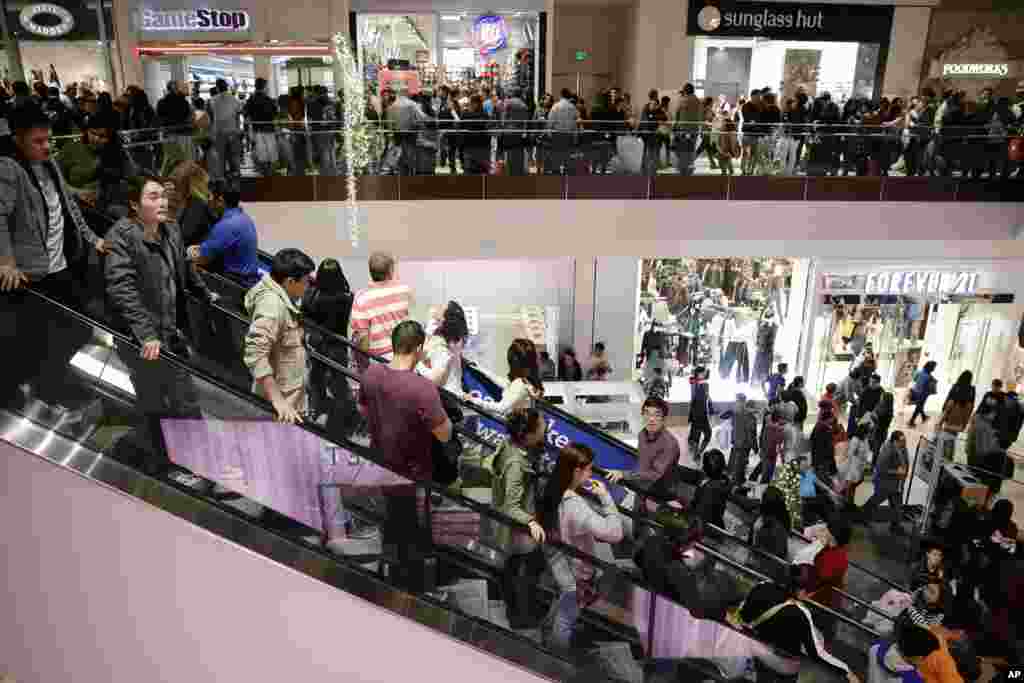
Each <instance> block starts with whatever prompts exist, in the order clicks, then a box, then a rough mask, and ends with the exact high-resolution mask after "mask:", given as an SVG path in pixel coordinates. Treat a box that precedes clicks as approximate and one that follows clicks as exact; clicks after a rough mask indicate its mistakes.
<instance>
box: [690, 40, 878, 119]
mask: <svg viewBox="0 0 1024 683" xmlns="http://www.w3.org/2000/svg"><path fill="white" fill-rule="evenodd" d="M694 46H695V47H694V55H693V57H694V61H693V65H694V66H693V79H694V82H695V83H696V84H697V85H698V86H700V85H701V84H703V87H702V88H701V87H698V89H697V90H698V92H697V96H698V97H718V96H719V95H725V96H726V97H727V98H728V99H729V102H730V103H731V104H733V105H735V104H736V102H738V100H739V98H740V97H741V96H743V95H746V94H748V93H749V92H750V91H751V90H752V89H754V88H764V87H770V88H771V89H772V90H773V91H775V92H778V93H780V95H781V98H782V100H783V102H784V101H785V100H786V98H789V97H793V96H795V95H796V93H797V91H798V90H799V89H801V88H802V89H803V91H804V92H806V93H807V95H808V96H810V97H812V98H813V97H817V96H818V95H821V94H822V93H825V92H828V93H830V94H831V96H832V98H833V100H834V101H835V102H838V103H842V102H843V101H845V100H848V99H850V98H852V97H860V98H868V99H870V98H871V97H872V96H873V93H874V90H875V72H876V70H877V68H878V53H879V49H878V45H870V44H866V43H840V42H801V41H788V40H771V39H767V38H703V37H701V38H697V39H696V40H695V41H694Z"/></svg>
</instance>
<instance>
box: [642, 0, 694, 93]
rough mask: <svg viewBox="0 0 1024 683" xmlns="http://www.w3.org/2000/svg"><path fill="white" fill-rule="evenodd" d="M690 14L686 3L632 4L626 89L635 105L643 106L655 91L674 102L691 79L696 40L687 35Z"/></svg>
mask: <svg viewBox="0 0 1024 683" xmlns="http://www.w3.org/2000/svg"><path fill="white" fill-rule="evenodd" d="M694 1H697V0H694ZM687 11H688V8H687V3H686V2H678V3H672V2H663V1H662V0H636V3H635V4H634V5H633V9H632V24H633V26H632V33H630V34H629V40H628V43H629V45H628V47H627V49H628V50H629V51H630V53H631V54H627V55H626V61H627V63H628V64H629V67H630V69H629V71H628V72H627V74H626V77H627V79H628V81H629V83H628V86H627V87H626V90H627V91H628V92H632V93H633V104H634V106H639V107H642V106H643V104H644V103H645V102H646V101H647V92H648V91H649V90H650V89H652V88H656V89H658V90H659V91H660V93H661V94H662V95H670V96H671V97H672V98H673V99H675V98H676V97H677V96H678V91H679V90H680V89H681V88H682V87H683V84H685V83H686V82H687V81H689V80H690V72H691V70H692V68H691V62H692V58H693V49H692V47H693V38H691V37H688V36H687V35H686V21H687ZM627 33H628V32H627Z"/></svg>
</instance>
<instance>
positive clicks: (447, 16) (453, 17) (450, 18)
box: [441, 14, 462, 21]
mask: <svg viewBox="0 0 1024 683" xmlns="http://www.w3.org/2000/svg"><path fill="white" fill-rule="evenodd" d="M441 21H462V15H461V14H442V15H441Z"/></svg>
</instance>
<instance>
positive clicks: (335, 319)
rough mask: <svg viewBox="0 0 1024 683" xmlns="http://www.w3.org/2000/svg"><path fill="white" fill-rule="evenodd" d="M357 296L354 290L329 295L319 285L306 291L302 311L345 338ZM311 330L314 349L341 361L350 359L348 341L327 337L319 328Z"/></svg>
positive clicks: (312, 319) (310, 336) (321, 325)
mask: <svg viewBox="0 0 1024 683" xmlns="http://www.w3.org/2000/svg"><path fill="white" fill-rule="evenodd" d="M353 299H354V296H353V294H352V292H348V291H346V292H340V293H337V294H328V293H325V292H322V291H320V290H319V289H318V288H316V287H310V288H309V289H308V290H306V296H304V297H303V298H302V313H303V315H305V316H306V317H307V318H308V319H309V320H311V321H312V322H314V323H316V324H317V325H319V326H320V327H324V328H326V329H327V330H329V331H331V332H333V333H334V334H336V335H338V336H339V337H344V336H346V335H347V334H348V322H349V317H350V316H351V315H352V301H353ZM307 331H308V333H309V343H310V345H311V346H312V347H313V348H315V349H317V350H318V351H320V352H321V353H323V354H325V355H327V356H330V357H331V358H332V359H333V360H335V361H337V362H339V363H343V364H344V363H347V362H348V346H346V345H345V344H344V342H341V341H339V340H335V339H332V338H330V337H328V336H325V335H323V334H321V333H320V332H319V331H318V330H315V329H308V330H307Z"/></svg>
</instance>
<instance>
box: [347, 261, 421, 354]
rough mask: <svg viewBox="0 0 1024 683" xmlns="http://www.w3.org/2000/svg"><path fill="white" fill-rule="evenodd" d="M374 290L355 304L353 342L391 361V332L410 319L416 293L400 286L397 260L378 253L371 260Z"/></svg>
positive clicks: (363, 293)
mask: <svg viewBox="0 0 1024 683" xmlns="http://www.w3.org/2000/svg"><path fill="white" fill-rule="evenodd" d="M369 265H370V280H371V282H370V286H369V287H368V288H366V289H363V290H361V291H360V292H359V293H358V294H356V298H355V300H354V301H353V303H352V318H351V323H350V326H351V328H352V334H351V337H352V341H354V342H355V343H356V345H357V346H358V347H359V348H360V349H361V350H362V351H366V352H368V353H371V354H373V355H376V356H384V357H385V358H388V359H389V360H390V359H391V356H392V349H391V332H392V330H394V329H395V327H396V326H397V325H398V323H400V322H402V321H403V320H405V319H406V318H408V317H409V307H410V306H411V305H412V290H411V289H410V288H409V286H408V285H403V284H402V283H400V282H398V279H397V268H396V265H395V258H394V257H393V256H392V255H391V254H387V253H383V252H375V253H373V254H372V255H371V256H370V262H369Z"/></svg>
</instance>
